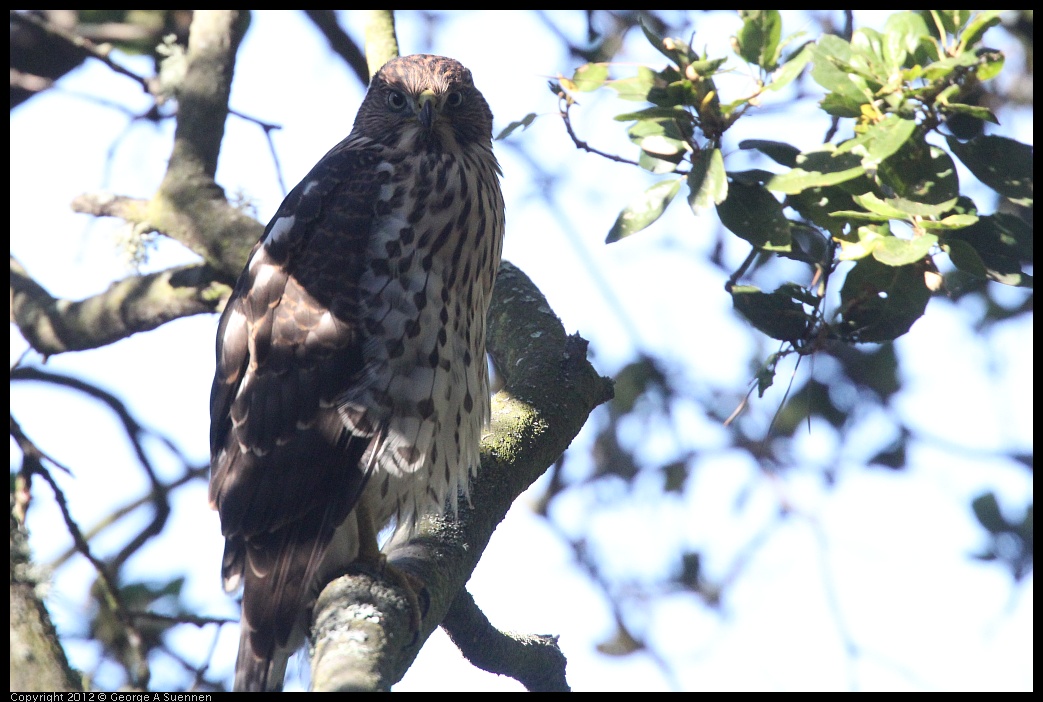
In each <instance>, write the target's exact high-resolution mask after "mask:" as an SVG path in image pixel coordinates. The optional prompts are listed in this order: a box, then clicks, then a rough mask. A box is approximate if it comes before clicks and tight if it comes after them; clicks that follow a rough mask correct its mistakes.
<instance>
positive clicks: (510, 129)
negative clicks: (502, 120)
mask: <svg viewBox="0 0 1043 702" xmlns="http://www.w3.org/2000/svg"><path fill="white" fill-rule="evenodd" d="M535 119H536V113H535V112H530V113H529V114H527V115H525V116H524V117H522V118H521V119H520V120H518V121H516V122H511V123H510V124H508V125H507V126H506V127H504V128H503V130H502V131H501V132H500V133H499V134H497V135H496V140H497V141H499V140H501V139H506V138H507V137H509V136H510V135H511V134H513V133H514V131H515V130H517V129H518V128H519V127H520V128H521V129H522V131H525V130H526V129H528V128H529V125H530V124H532V122H533V120H535Z"/></svg>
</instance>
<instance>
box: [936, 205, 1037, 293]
mask: <svg viewBox="0 0 1043 702" xmlns="http://www.w3.org/2000/svg"><path fill="white" fill-rule="evenodd" d="M942 244H943V248H944V247H946V246H948V247H949V256H950V257H951V258H952V259H953V263H954V264H956V265H957V266H958V267H959V268H960V269H961V270H965V271H967V272H969V273H975V272H976V269H977V265H976V264H975V263H974V261H973V260H972V259H971V258H970V252H973V253H974V255H975V256H976V257H977V258H978V260H980V261H981V265H982V266H983V267H984V269H985V272H984V275H985V276H987V277H988V278H989V279H990V280H995V281H996V282H998V283H1003V284H1004V285H1015V286H1020V287H1031V285H1032V278H1031V277H1030V276H1028V275H1026V274H1025V273H1024V272H1022V263H1023V262H1024V263H1031V261H1032V253H1033V247H1032V227H1031V226H1029V225H1028V224H1026V223H1025V222H1024V221H1022V220H1021V219H1019V218H1018V217H1015V216H1013V215H1008V214H1004V213H997V214H994V215H987V216H984V217H980V218H979V219H978V221H977V222H975V223H973V224H971V225H970V226H968V227H965V228H962V229H960V230H958V231H954V232H949V233H947V234H946V235H945V237H944V239H943V241H942ZM968 248H969V249H970V252H968V250H967V249H968Z"/></svg>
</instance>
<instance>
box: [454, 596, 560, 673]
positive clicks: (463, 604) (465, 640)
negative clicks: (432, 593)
mask: <svg viewBox="0 0 1043 702" xmlns="http://www.w3.org/2000/svg"><path fill="white" fill-rule="evenodd" d="M442 628H443V629H445V631H446V633H447V634H449V638H451V639H452V640H453V643H455V644H456V645H457V647H458V648H459V649H460V652H461V653H463V654H464V657H465V658H467V660H469V661H470V662H471V664H472V665H474V666H475V667H476V668H481V669H482V670H485V671H488V672H490V673H496V674H497V675H509V676H510V677H512V678H514V679H515V680H517V681H518V682H520V683H521V684H522V685H524V686H525V689H526V690H528V691H529V692H569V689H570V688H569V684H568V682H567V681H566V680H565V655H564V654H563V653H562V652H561V649H560V648H559V647H558V637H557V636H539V635H532V634H516V633H513V632H505V631H500V630H499V629H497V628H496V627H494V626H493V625H492V623H491V622H490V621H489V619H488V618H487V617H486V616H485V613H484V612H482V610H481V609H480V608H479V607H478V605H477V604H476V603H475V601H474V598H473V597H472V596H471V593H469V592H468V591H467V590H461V591H460V592H459V593H458V594H457V596H456V599H454V600H453V604H452V606H450V607H449V612H448V613H446V615H445V619H444V620H443V621H442Z"/></svg>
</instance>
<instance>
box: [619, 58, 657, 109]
mask: <svg viewBox="0 0 1043 702" xmlns="http://www.w3.org/2000/svg"><path fill="white" fill-rule="evenodd" d="M655 84H656V73H655V71H653V70H652V69H651V68H648V67H646V66H638V68H637V74H636V75H633V76H629V77H627V78H619V79H617V80H610V81H609V82H608V87H610V88H612V89H613V90H615V91H616V94H617V95H619V97H620V99H622V100H630V101H632V102H643V101H646V100H648V91H649V90H651V89H652V88H653V87H654V86H655Z"/></svg>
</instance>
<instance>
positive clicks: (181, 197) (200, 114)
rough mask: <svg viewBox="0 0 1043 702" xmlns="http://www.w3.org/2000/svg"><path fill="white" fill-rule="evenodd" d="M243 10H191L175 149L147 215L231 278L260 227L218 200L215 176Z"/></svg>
mask: <svg viewBox="0 0 1043 702" xmlns="http://www.w3.org/2000/svg"><path fill="white" fill-rule="evenodd" d="M247 17H248V15H247V13H246V12H239V11H235V10H197V11H196V12H195V15H194V17H193V19H192V30H191V32H190V34H189V39H188V53H187V54H186V57H185V59H186V62H187V63H186V70H185V78H184V81H183V83H182V84H181V86H180V88H179V89H178V90H177V97H178V117H177V130H176V131H175V133H174V150H173V153H172V154H171V156H170V163H169V165H168V167H167V172H166V176H165V177H164V178H163V183H162V184H161V185H160V188H159V191H158V192H157V193H156V195H155V196H154V197H153V198H152V200H151V201H150V202H149V204H148V208H147V214H146V220H147V222H148V224H149V225H150V226H151V227H153V228H154V229H155V230H156V231H159V232H162V233H164V234H166V235H167V236H170V237H172V238H174V239H176V240H178V241H180V242H181V243H183V244H184V245H185V246H187V247H188V248H189V249H191V250H192V251H195V252H196V253H198V254H199V255H200V256H202V257H203V259H204V260H205V261H206V262H207V263H209V264H211V265H212V266H214V267H215V268H216V269H218V270H220V271H222V272H224V273H227V274H229V275H233V276H234V275H238V274H239V271H240V270H242V267H243V263H244V262H245V261H246V259H247V258H248V257H249V253H250V249H251V247H252V246H253V245H254V243H255V242H256V241H257V240H258V239H259V238H260V236H261V232H262V229H263V228H262V227H261V225H260V224H259V223H258V222H257V221H256V220H255V219H253V218H252V217H250V216H248V215H246V214H245V213H243V212H242V211H240V210H238V209H236V208H235V207H233V206H232V205H230V204H229V203H228V201H227V200H226V199H225V195H224V191H223V190H222V189H221V187H220V186H218V184H217V183H216V182H215V181H214V173H215V172H216V170H217V157H218V154H219V153H220V148H221V138H222V137H223V136H224V126H225V118H226V117H227V115H228V95H229V92H230V90H231V86H232V74H233V72H234V68H235V53H236V50H237V49H238V47H239V42H240V40H241V39H242V37H243V32H244V31H245V29H246V20H247Z"/></svg>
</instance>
